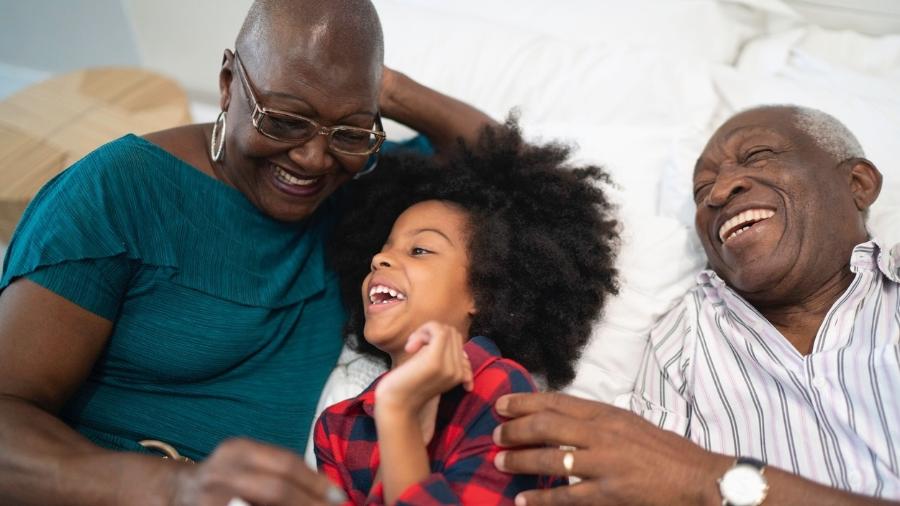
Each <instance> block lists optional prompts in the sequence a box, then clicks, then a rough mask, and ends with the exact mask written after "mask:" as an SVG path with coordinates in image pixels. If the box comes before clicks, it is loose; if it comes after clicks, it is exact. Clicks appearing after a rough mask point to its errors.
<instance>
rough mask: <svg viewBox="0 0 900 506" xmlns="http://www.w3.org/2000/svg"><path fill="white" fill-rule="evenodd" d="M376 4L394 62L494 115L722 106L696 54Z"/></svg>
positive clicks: (577, 115) (697, 116)
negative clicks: (570, 37) (578, 39)
mask: <svg viewBox="0 0 900 506" xmlns="http://www.w3.org/2000/svg"><path fill="white" fill-rule="evenodd" d="M705 3H708V2H705ZM541 5H544V3H541ZM377 7H378V10H379V14H380V16H381V19H382V24H383V25H384V34H385V60H386V63H387V64H388V65H389V66H391V67H394V68H397V69H399V70H402V71H404V72H406V73H408V74H409V75H410V76H412V77H413V78H415V79H417V80H419V81H421V82H423V83H424V84H426V85H429V86H431V87H433V88H435V89H437V90H439V91H442V92H445V93H448V94H450V95H452V96H455V97H459V98H461V99H463V100H466V101H467V102H470V103H472V104H474V105H476V106H478V107H480V108H482V109H483V110H485V111H486V112H488V113H489V114H491V115H492V116H494V117H498V118H500V117H503V116H505V115H506V114H507V112H508V111H509V110H510V109H511V108H513V107H520V108H521V113H522V119H523V121H527V122H532V123H548V122H557V123H563V122H566V123H579V124H606V125H657V126H659V125H669V124H683V123H689V124H702V125H705V124H706V122H708V118H709V116H710V114H711V112H712V110H713V108H714V107H715V105H716V104H717V103H718V97H717V96H716V94H715V90H714V89H713V87H712V84H711V78H710V75H711V74H710V63H709V62H708V61H707V60H705V59H704V58H702V57H698V56H696V55H693V54H689V53H686V54H679V53H674V52H667V51H663V50H659V48H647V47H641V46H629V45H616V44H605V45H604V44H586V43H580V42H572V41H567V40H564V39H561V38H558V37H554V36H551V35H548V34H546V33H542V32H540V31H535V30H528V29H524V28H521V27H511V26H506V25H504V24H503V23H502V22H497V21H488V20H485V19H481V18H477V17H474V16H466V15H461V14H455V13H453V12H441V11H439V10H436V9H434V10H432V9H428V8H426V7H421V6H415V7H411V6H410V5H409V4H408V3H405V2H402V1H400V0H382V1H380V2H378V5H377ZM516 8H517V9H518V8H519V6H518V5H517V7H516ZM557 10H559V9H557ZM596 11H597V13H598V16H599V15H602V12H601V11H602V9H596ZM501 19H502V18H501ZM448 27H452V29H448ZM598 39H602V37H599V36H598ZM603 40H606V39H603Z"/></svg>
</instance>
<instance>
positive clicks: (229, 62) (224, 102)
mask: <svg viewBox="0 0 900 506" xmlns="http://www.w3.org/2000/svg"><path fill="white" fill-rule="evenodd" d="M234 65H235V63H234V53H232V52H231V50H230V49H226V50H225V53H224V54H223V55H222V68H221V69H220V70H219V107H221V109H222V110H223V111H227V110H228V105H229V104H230V103H231V81H232V79H234V72H233V69H234Z"/></svg>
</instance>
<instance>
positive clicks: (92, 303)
mask: <svg viewBox="0 0 900 506" xmlns="http://www.w3.org/2000/svg"><path fill="white" fill-rule="evenodd" d="M104 151H109V149H105V148H101V150H98V152H95V153H92V154H91V155H88V156H87V157H85V158H84V159H82V160H81V161H79V162H77V163H76V164H75V165H73V166H72V167H71V168H69V169H68V170H66V171H65V172H63V173H62V174H60V175H59V176H57V177H56V178H54V179H53V180H51V181H50V182H49V183H48V184H47V185H46V186H44V188H43V189H41V191H40V192H39V193H38V194H37V196H35V198H34V200H32V202H31V204H30V205H29V206H28V209H27V210H26V211H25V213H24V214H23V216H22V219H21V221H20V222H19V225H18V227H17V229H16V232H15V234H14V235H13V238H12V241H11V243H10V245H9V249H8V252H7V255H6V259H5V261H4V269H3V276H2V278H0V291H2V290H3V289H5V288H6V287H7V286H9V284H10V283H12V282H13V281H15V280H16V279H18V278H22V277H24V278H27V279H30V280H31V281H34V282H35V283H37V284H39V285H41V286H43V287H45V288H47V289H49V290H51V291H53V292H55V293H57V294H58V295H61V296H62V297H65V298H66V299H68V300H70V301H72V302H74V303H75V304H78V305H79V306H81V307H83V308H85V309H87V310H88V311H91V312H93V313H95V314H98V315H100V316H102V317H103V318H106V319H109V320H113V319H114V318H115V315H116V313H117V312H118V309H119V306H120V304H121V300H122V297H123V296H124V293H125V291H126V288H127V285H128V280H129V278H130V277H131V275H132V273H133V271H134V269H135V267H136V264H135V262H134V261H133V260H132V259H129V258H127V256H126V255H125V253H126V249H125V244H124V242H123V241H122V240H121V239H120V237H119V236H120V234H119V233H118V232H117V231H116V226H115V223H114V220H112V219H110V217H111V216H114V215H115V214H117V211H116V210H115V209H112V208H111V206H110V202H109V198H108V195H107V194H108V192H109V190H110V188H109V184H108V183H109V182H108V181H104V178H102V174H103V172H104V171H102V170H98V168H97V164H98V163H105V162H110V161H113V159H115V158H117V157H116V156H113V157H112V159H111V158H110V156H109V155H110V153H108V152H104ZM115 165H116V164H114V166H115Z"/></svg>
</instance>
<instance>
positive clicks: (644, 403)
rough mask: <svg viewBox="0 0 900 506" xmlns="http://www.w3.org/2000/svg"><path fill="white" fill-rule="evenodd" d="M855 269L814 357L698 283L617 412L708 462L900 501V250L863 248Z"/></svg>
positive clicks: (743, 305)
mask: <svg viewBox="0 0 900 506" xmlns="http://www.w3.org/2000/svg"><path fill="white" fill-rule="evenodd" d="M850 268H851V270H852V271H853V273H855V278H854V279H853V281H852V283H851V284H850V287H849V288H847V290H846V291H845V292H844V293H843V294H842V295H841V296H840V298H839V299H838V300H837V301H836V302H835V303H834V305H833V306H832V307H831V309H830V310H829V311H828V313H827V315H826V317H825V320H824V321H823V322H822V326H821V328H820V329H819V331H818V333H817V335H816V337H815V342H814V345H813V350H812V352H811V353H810V354H809V355H806V356H804V355H802V354H800V353H799V352H798V351H797V350H796V349H795V348H794V347H793V346H792V345H791V344H790V343H789V342H788V341H787V339H786V338H785V337H784V336H783V335H782V334H781V333H780V332H779V331H778V330H776V329H775V327H774V326H773V325H772V324H771V323H769V322H768V321H767V320H766V319H765V317H764V316H762V315H761V314H760V313H759V312H758V311H757V310H756V309H755V308H754V307H753V306H751V305H750V304H749V303H748V302H747V301H746V300H744V299H743V298H741V297H740V296H739V295H738V294H736V293H735V292H734V291H732V290H731V289H730V288H729V287H728V286H726V284H725V283H724V282H723V281H722V280H721V279H720V278H719V277H718V276H716V274H715V273H713V272H712V271H703V272H701V273H700V274H699V275H698V276H697V285H698V286H697V287H695V288H694V289H692V290H691V291H690V292H689V293H688V294H687V295H686V296H685V297H684V299H683V300H682V301H681V303H680V304H679V305H678V306H676V307H675V308H674V309H673V310H672V311H670V312H669V313H667V315H666V316H664V317H663V318H662V320H660V322H659V323H658V324H657V325H656V327H655V328H654V329H653V330H652V331H651V335H650V345H649V347H648V349H647V352H646V353H645V356H644V359H643V363H642V364H641V368H640V371H639V373H638V376H637V381H636V384H635V390H634V392H633V393H632V394H627V395H626V396H622V397H620V398H619V399H617V404H619V405H620V406H623V407H628V408H630V409H631V410H632V411H633V412H635V413H637V414H639V415H641V416H643V417H644V418H646V419H647V420H649V421H651V422H653V423H655V424H657V425H658V426H659V427H661V428H664V429H667V430H670V431H673V432H676V433H679V434H682V435H684V436H685V437H687V438H689V439H691V440H692V441H694V442H695V443H697V444H698V445H700V446H702V447H703V448H706V449H708V450H710V451H713V452H717V453H723V454H727V455H734V456H747V457H755V458H757V459H760V460H762V461H764V462H767V463H768V464H770V465H772V466H775V467H779V468H782V469H784V470H787V471H789V472H792V473H794V474H798V475H801V476H804V477H806V478H809V479H812V480H814V481H817V482H820V483H823V484H825V485H829V486H831V487H834V488H839V489H843V490H849V491H853V492H856V493H861V494H866V495H871V496H877V497H884V498H893V499H900V244H898V245H896V246H894V248H893V251H892V252H891V251H888V250H884V249H882V248H880V246H879V245H878V243H877V242H876V241H870V242H867V243H864V244H860V245H858V246H856V247H855V248H854V249H853V254H852V257H851V262H850Z"/></svg>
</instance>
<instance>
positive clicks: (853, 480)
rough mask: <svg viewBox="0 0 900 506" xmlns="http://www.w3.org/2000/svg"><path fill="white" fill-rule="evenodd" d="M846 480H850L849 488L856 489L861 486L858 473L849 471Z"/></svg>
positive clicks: (860, 476)
mask: <svg viewBox="0 0 900 506" xmlns="http://www.w3.org/2000/svg"><path fill="white" fill-rule="evenodd" d="M847 478H848V479H849V480H850V486H851V487H853V488H854V489H858V488H859V486H860V485H862V475H861V474H859V472H858V471H850V474H849V475H848V476H847Z"/></svg>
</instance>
